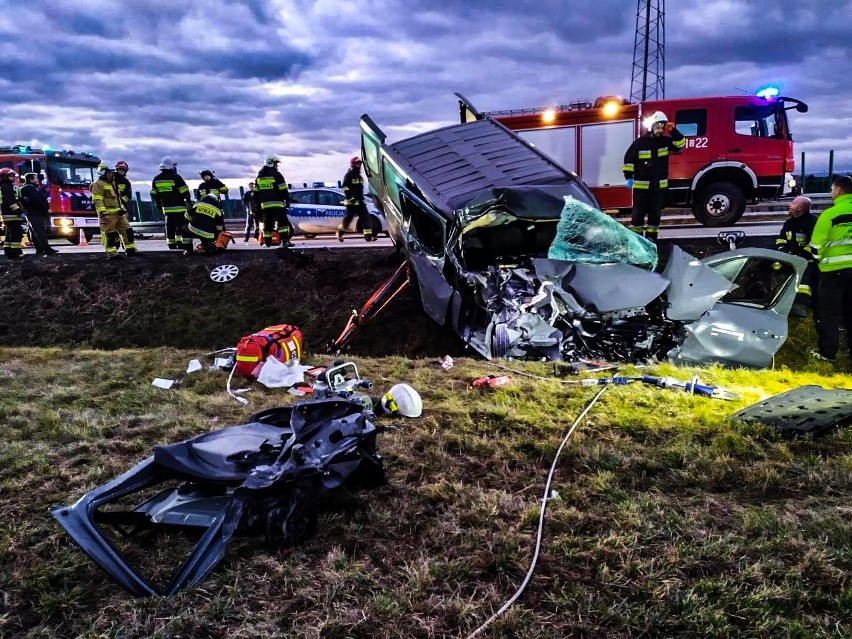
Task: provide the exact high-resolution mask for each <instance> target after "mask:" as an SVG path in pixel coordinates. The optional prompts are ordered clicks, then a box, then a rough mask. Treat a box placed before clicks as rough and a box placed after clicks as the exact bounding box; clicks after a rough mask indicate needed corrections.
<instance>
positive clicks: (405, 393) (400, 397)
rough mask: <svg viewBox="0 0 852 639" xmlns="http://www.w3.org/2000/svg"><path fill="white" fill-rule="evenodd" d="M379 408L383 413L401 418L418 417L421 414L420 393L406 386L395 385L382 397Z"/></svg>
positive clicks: (421, 401)
mask: <svg viewBox="0 0 852 639" xmlns="http://www.w3.org/2000/svg"><path fill="white" fill-rule="evenodd" d="M381 406H382V409H383V410H384V412H385V413H389V414H391V415H402V416H403V417H420V415H422V414H423V400H422V399H421V398H420V393H418V392H417V391H416V390H414V389H413V388H412V387H411V386H409V385H408V384H396V385H395V386H392V387H391V389H390V390H389V391H388V392H387V393H385V394H384V395H382V399H381Z"/></svg>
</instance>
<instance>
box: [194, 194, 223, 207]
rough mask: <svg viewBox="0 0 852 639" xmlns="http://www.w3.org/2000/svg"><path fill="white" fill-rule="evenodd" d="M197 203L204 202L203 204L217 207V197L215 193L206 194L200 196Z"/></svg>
mask: <svg viewBox="0 0 852 639" xmlns="http://www.w3.org/2000/svg"><path fill="white" fill-rule="evenodd" d="M198 201H199V202H204V203H205V204H212V205H213V206H219V196H218V195H216V194H215V193H206V194H205V195H202V196H201V199H200V200H198Z"/></svg>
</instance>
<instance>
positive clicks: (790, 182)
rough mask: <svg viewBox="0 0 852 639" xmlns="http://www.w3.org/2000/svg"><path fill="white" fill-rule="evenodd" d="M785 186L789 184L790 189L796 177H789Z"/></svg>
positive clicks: (794, 184)
mask: <svg viewBox="0 0 852 639" xmlns="http://www.w3.org/2000/svg"><path fill="white" fill-rule="evenodd" d="M787 186H789V187H790V188H791V189H792V188H793V187H794V186H796V178H794V177H791V178H790V179H789V180H787Z"/></svg>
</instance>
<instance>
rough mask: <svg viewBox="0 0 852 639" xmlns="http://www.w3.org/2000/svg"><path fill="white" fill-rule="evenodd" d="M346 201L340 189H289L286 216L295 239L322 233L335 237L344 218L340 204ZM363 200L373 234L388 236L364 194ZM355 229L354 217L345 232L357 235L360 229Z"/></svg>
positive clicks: (375, 209)
mask: <svg viewBox="0 0 852 639" xmlns="http://www.w3.org/2000/svg"><path fill="white" fill-rule="evenodd" d="M345 199H346V196H345V195H344V193H343V189H339V188H335V187H330V186H325V187H312V188H303V189H290V200H291V204H290V208H289V210H288V211H287V216H288V217H289V218H290V223H291V224H292V225H293V226H294V227H295V229H296V235H303V236H305V237H313V236H315V235H320V234H323V233H334V232H335V231H336V230H337V225H338V224H340V223H341V222H342V221H343V216H344V215H345V214H346V206H344V204H343V201H344V200H345ZM365 200H366V204H367V211H368V212H369V213H370V224H371V225H372V227H373V233H374V234H375V235H378V234H380V233H381V234H384V235H387V234H388V228H387V224H386V222H385V218H384V216H383V215H382V214H381V213H380V212H379V210H378V209H377V208H376V207H375V206H374V205H373V203H372V201H371V200H370V198H369V196H367V195H366V194H365ZM357 226H358V218H357V217H356V218H355V219H354V220H352V223H351V224H350V225H349V226H348V228H347V229H346V232H347V233H358V234H359V235H360V234H361V229H359V228H357Z"/></svg>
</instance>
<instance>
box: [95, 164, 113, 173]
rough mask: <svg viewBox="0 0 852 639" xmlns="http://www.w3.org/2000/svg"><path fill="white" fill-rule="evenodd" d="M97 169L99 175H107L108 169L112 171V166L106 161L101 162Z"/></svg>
mask: <svg viewBox="0 0 852 639" xmlns="http://www.w3.org/2000/svg"><path fill="white" fill-rule="evenodd" d="M95 170H96V171H97V172H98V175H106V173H107V171H112V168H110V166H109V165H108V164H107V163H106V162H101V163H100V164H98V168H97V169H95Z"/></svg>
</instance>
